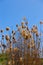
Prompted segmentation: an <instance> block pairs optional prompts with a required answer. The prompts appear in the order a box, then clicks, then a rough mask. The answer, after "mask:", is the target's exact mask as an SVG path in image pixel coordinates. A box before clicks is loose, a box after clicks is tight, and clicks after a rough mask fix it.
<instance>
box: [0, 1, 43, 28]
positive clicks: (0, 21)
mask: <svg viewBox="0 0 43 65" xmlns="http://www.w3.org/2000/svg"><path fill="white" fill-rule="evenodd" d="M23 16H26V17H27V19H28V21H29V25H30V27H31V26H32V25H33V24H36V25H38V28H39V22H40V20H42V21H43V0H0V29H1V28H3V29H5V27H6V26H10V27H11V26H13V27H14V29H15V25H16V23H18V24H20V22H21V20H22V17H23Z"/></svg>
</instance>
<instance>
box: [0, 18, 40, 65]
mask: <svg viewBox="0 0 43 65" xmlns="http://www.w3.org/2000/svg"><path fill="white" fill-rule="evenodd" d="M16 28H17V29H16V31H15V30H14V29H13V30H12V31H11V34H3V32H4V31H3V30H0V33H1V40H0V48H1V51H2V53H6V56H7V61H6V62H7V63H6V64H7V65H38V64H39V65H40V37H39V33H38V28H37V26H36V25H33V27H32V28H31V29H29V27H28V22H27V20H26V19H25V18H24V22H21V24H20V25H18V24H16ZM6 32H8V33H9V32H10V28H9V27H6ZM4 41H5V43H4Z"/></svg>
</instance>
